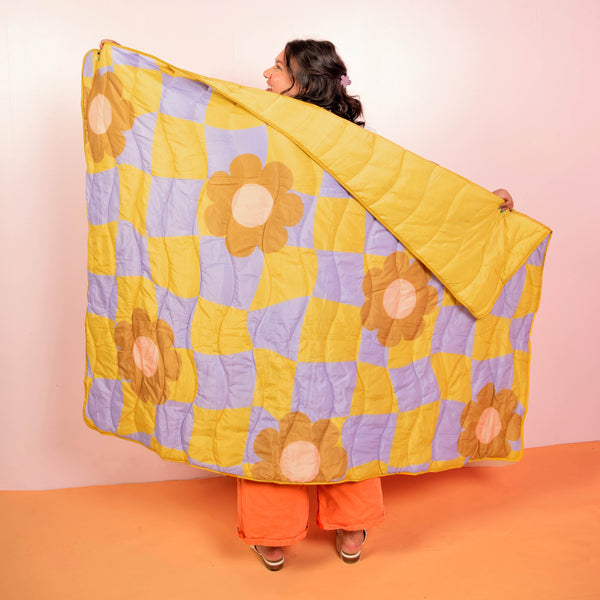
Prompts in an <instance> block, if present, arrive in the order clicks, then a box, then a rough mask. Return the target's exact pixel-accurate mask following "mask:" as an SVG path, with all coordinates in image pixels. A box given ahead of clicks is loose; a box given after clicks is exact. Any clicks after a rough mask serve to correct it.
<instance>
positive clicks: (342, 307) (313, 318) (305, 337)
mask: <svg viewBox="0 0 600 600" xmlns="http://www.w3.org/2000/svg"><path fill="white" fill-rule="evenodd" d="M361 331H362V322H361V319H360V307H359V306H351V305H349V304H340V303H338V302H332V301H331V300H323V299H321V298H311V299H310V302H309V303H308V307H307V308H306V314H305V316H304V323H303V325H302V333H301V334H300V348H299V352H298V361H301V362H341V361H348V360H356V359H357V357H358V350H359V347H360V337H361Z"/></svg>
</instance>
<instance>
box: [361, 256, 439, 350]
mask: <svg viewBox="0 0 600 600" xmlns="http://www.w3.org/2000/svg"><path fill="white" fill-rule="evenodd" d="M430 277H431V274H430V273H429V271H427V270H426V269H425V268H424V267H423V265H422V264H421V263H420V262H419V261H418V260H414V261H413V262H412V264H410V262H409V260H408V257H407V256H406V254H404V252H394V253H393V254H390V255H389V256H388V257H387V258H386V259H385V262H384V263H383V270H382V269H369V271H367V274H366V275H365V277H364V279H363V286H362V288H363V293H364V295H365V298H366V300H365V303H364V304H363V305H362V308H361V311H360V315H361V319H362V323H363V326H364V327H365V329H368V330H370V331H373V330H374V329H378V330H379V331H378V332H377V339H378V340H379V343H380V344H381V345H382V346H395V345H396V344H398V343H399V342H400V341H401V340H402V339H405V340H414V339H415V338H417V337H418V336H419V335H421V333H422V332H423V329H424V328H425V323H424V321H423V317H424V316H425V315H427V314H429V313H430V312H432V311H433V309H434V308H435V307H436V305H437V301H438V297H437V291H436V289H435V288H434V287H432V286H430V285H427V283H428V282H429V279H430Z"/></svg>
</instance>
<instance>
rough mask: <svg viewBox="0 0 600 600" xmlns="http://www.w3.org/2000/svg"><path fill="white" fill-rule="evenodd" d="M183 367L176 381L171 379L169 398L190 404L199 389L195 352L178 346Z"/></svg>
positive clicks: (177, 349)
mask: <svg viewBox="0 0 600 600" xmlns="http://www.w3.org/2000/svg"><path fill="white" fill-rule="evenodd" d="M175 350H176V352H177V354H178V355H179V359H180V360H181V369H180V371H179V376H178V377H177V379H176V381H169V400H174V401H175V402H183V403H184V404H189V403H191V402H193V401H194V398H195V397H196V392H197V390H198V376H197V372H196V363H195V362H194V353H193V351H192V350H188V349H187V348H176V349H175Z"/></svg>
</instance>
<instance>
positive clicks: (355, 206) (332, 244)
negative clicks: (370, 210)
mask: <svg viewBox="0 0 600 600" xmlns="http://www.w3.org/2000/svg"><path fill="white" fill-rule="evenodd" d="M313 240H314V245H315V248H316V249H317V250H337V251H339V252H359V253H362V252H363V251H364V248H365V209H364V208H363V207H362V206H361V205H360V204H359V203H358V202H356V200H354V199H353V198H319V199H318V200H317V208H316V211H315V220H314V225H313Z"/></svg>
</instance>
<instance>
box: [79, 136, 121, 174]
mask: <svg viewBox="0 0 600 600" xmlns="http://www.w3.org/2000/svg"><path fill="white" fill-rule="evenodd" d="M84 152H85V165H86V169H87V172H88V173H101V172H102V171H108V170H109V169H114V168H115V167H116V166H117V159H116V158H115V157H114V156H110V154H107V153H106V152H105V153H104V156H103V157H102V160H101V161H100V162H95V161H94V158H93V156H92V151H91V149H90V145H89V143H87V142H85V147H84Z"/></svg>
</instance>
